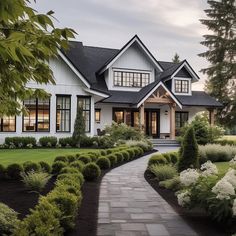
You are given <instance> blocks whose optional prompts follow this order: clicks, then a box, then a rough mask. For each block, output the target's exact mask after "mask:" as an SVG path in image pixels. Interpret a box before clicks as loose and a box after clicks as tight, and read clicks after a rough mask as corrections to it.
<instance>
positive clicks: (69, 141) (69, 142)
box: [58, 137, 75, 147]
mask: <svg viewBox="0 0 236 236" xmlns="http://www.w3.org/2000/svg"><path fill="white" fill-rule="evenodd" d="M58 143H59V144H60V145H61V146H62V147H74V146H75V142H74V140H73V138H72V137H66V138H59V141H58Z"/></svg>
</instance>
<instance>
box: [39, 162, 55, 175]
mask: <svg viewBox="0 0 236 236" xmlns="http://www.w3.org/2000/svg"><path fill="white" fill-rule="evenodd" d="M39 165H40V166H41V169H42V170H43V171H45V172H47V173H51V172H52V167H51V166H50V165H49V164H48V163H47V162H45V161H40V162H39Z"/></svg>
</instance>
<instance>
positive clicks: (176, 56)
mask: <svg viewBox="0 0 236 236" xmlns="http://www.w3.org/2000/svg"><path fill="white" fill-rule="evenodd" d="M172 62H174V63H180V58H179V55H178V54H177V53H175V55H174V57H173V58H172Z"/></svg>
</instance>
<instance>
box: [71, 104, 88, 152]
mask: <svg viewBox="0 0 236 236" xmlns="http://www.w3.org/2000/svg"><path fill="white" fill-rule="evenodd" d="M84 135H85V119H84V116H83V109H82V107H80V106H79V107H78V110H77V115H76V118H75V124H74V132H73V135H72V138H73V141H74V143H75V144H76V146H78V147H80V142H81V138H82V137H83V136H84Z"/></svg>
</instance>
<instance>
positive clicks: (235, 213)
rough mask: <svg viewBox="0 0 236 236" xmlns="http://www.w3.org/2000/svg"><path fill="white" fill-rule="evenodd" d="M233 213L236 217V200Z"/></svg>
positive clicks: (235, 200)
mask: <svg viewBox="0 0 236 236" xmlns="http://www.w3.org/2000/svg"><path fill="white" fill-rule="evenodd" d="M232 211H233V216H236V199H234V202H233V207H232Z"/></svg>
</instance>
